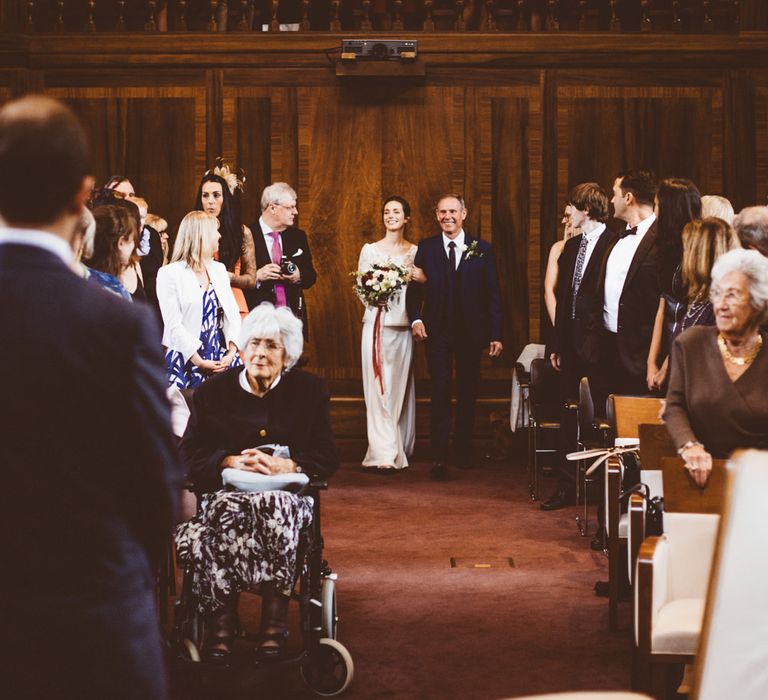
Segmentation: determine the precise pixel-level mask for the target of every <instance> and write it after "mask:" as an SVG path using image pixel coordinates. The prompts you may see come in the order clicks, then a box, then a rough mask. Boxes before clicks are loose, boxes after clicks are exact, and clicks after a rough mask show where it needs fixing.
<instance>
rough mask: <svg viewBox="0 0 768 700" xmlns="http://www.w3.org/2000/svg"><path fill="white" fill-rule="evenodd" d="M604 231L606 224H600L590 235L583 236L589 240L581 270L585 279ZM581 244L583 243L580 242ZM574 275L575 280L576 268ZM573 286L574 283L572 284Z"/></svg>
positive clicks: (583, 234)
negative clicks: (590, 260)
mask: <svg viewBox="0 0 768 700" xmlns="http://www.w3.org/2000/svg"><path fill="white" fill-rule="evenodd" d="M603 231H605V224H599V225H598V226H597V227H596V228H594V229H593V230H592V231H590V232H589V233H582V234H581V235H582V236H584V238H586V239H587V250H586V251H585V253H584V264H583V266H582V268H581V276H582V278H583V277H584V272H585V270H586V269H587V265H589V259H590V258H591V257H592V253H593V252H594V250H595V246H596V245H597V242H598V241H599V240H600V236H602V234H603ZM579 244H581V242H579ZM573 275H574V278H575V276H576V268H575V266H574V269H573ZM571 284H573V282H571Z"/></svg>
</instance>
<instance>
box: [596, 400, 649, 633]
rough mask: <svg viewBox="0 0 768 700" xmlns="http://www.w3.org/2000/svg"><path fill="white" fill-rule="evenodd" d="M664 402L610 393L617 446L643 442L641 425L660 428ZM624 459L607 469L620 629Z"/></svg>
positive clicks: (611, 619)
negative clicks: (641, 439) (654, 425)
mask: <svg viewBox="0 0 768 700" xmlns="http://www.w3.org/2000/svg"><path fill="white" fill-rule="evenodd" d="M660 412H661V399H657V398H653V397H649V396H621V395H617V394H610V395H609V396H608V399H607V402H606V414H607V421H608V423H609V425H611V427H612V428H613V434H614V444H615V445H616V446H617V447H619V446H625V445H630V444H633V443H637V444H639V442H640V425H641V424H656V425H661V418H659V413H660ZM623 476H624V471H623V462H622V460H621V459H618V458H616V459H610V460H608V463H607V465H606V470H605V527H606V531H607V533H608V625H609V627H610V629H611V630H616V629H617V628H618V610H619V592H620V583H621V578H622V574H621V570H622V565H621V561H622V556H627V557H629V553H628V552H627V549H626V543H627V533H628V531H629V517H628V515H627V514H626V513H625V514H624V515H622V513H621V507H620V505H619V500H618V499H619V495H620V494H621V487H622V479H623Z"/></svg>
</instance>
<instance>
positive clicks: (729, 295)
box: [709, 287, 748, 304]
mask: <svg viewBox="0 0 768 700" xmlns="http://www.w3.org/2000/svg"><path fill="white" fill-rule="evenodd" d="M747 298H748V297H747V295H746V294H744V292H741V291H739V290H738V289H717V288H715V287H713V288H712V289H710V290H709V299H710V301H711V302H712V303H713V304H719V303H720V302H721V301H724V302H725V303H726V304H743V303H744V302H745V301H747Z"/></svg>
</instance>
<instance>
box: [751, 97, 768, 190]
mask: <svg viewBox="0 0 768 700" xmlns="http://www.w3.org/2000/svg"><path fill="white" fill-rule="evenodd" d="M755 142H756V146H757V149H756V151H757V153H756V161H757V162H756V171H757V172H756V178H755V181H756V184H757V199H756V200H755V202H754V203H755V204H765V203H766V198H768V86H766V87H760V88H758V89H757V96H756V101H755Z"/></svg>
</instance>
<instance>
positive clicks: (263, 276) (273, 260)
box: [245, 182, 317, 340]
mask: <svg viewBox="0 0 768 700" xmlns="http://www.w3.org/2000/svg"><path fill="white" fill-rule="evenodd" d="M296 200H297V197H296V192H295V191H294V190H293V189H292V188H291V187H290V186H289V185H287V184H286V183H285V182H274V183H272V184H271V185H269V186H268V187H266V188H264V192H263V193H262V195H261V217H260V218H259V223H258V225H257V226H252V227H251V230H252V231H253V243H254V247H255V249H256V268H257V269H256V288H255V289H250V290H246V292H245V298H246V300H247V301H248V306H249V307H250V308H254V307H255V306H258V305H259V304H261V303H262V302H263V301H268V302H271V303H272V304H274V305H275V306H288V307H290V309H291V311H293V313H294V315H295V316H296V317H297V318H299V319H301V321H302V322H303V324H304V339H305V340H307V339H308V338H309V330H308V329H309V325H308V323H307V308H306V304H305V302H304V290H305V289H309V288H310V287H311V286H312V285H313V284H314V283H315V280H317V273H316V272H315V268H314V267H313V265H312V253H311V251H310V249H309V241H308V240H307V234H306V233H304V231H302V230H301V229H300V228H296V227H295V226H294V225H293V222H294V220H295V218H296V215H297V214H298V213H299V211H298V209H297V208H296ZM288 267H291V268H292V271H288V269H286V268H288Z"/></svg>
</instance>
